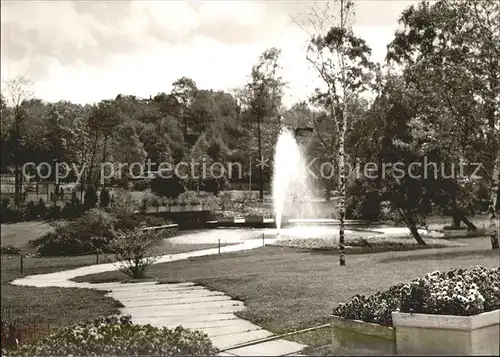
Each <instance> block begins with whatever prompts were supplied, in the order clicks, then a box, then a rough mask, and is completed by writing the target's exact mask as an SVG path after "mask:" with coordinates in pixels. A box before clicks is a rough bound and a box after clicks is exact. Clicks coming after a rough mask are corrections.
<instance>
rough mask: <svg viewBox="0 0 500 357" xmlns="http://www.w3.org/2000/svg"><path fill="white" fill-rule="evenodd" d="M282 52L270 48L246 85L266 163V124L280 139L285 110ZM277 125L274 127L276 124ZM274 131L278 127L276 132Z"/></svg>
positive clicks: (261, 185)
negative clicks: (264, 129) (283, 103)
mask: <svg viewBox="0 0 500 357" xmlns="http://www.w3.org/2000/svg"><path fill="white" fill-rule="evenodd" d="M280 56H281V50H279V49H277V48H270V49H268V50H266V51H264V52H263V53H262V54H261V55H260V57H259V60H258V62H257V63H256V64H255V65H254V66H253V67H252V72H251V77H250V81H249V83H247V85H246V93H247V94H248V96H249V98H248V110H249V116H250V122H251V123H252V124H255V126H256V129H257V148H258V155H259V160H261V161H262V162H264V160H265V159H264V155H263V140H262V139H263V125H264V124H268V127H270V128H271V131H272V132H273V133H274V135H272V136H273V137H274V138H276V137H277V130H278V128H279V120H280V119H279V116H280V113H281V110H282V98H283V89H284V87H285V81H284V80H283V78H282V77H281V74H280V70H281V65H280V63H279V61H280ZM273 124H274V125H273ZM273 128H275V129H274V130H273ZM259 198H260V200H261V201H262V200H263V199H264V165H263V164H261V165H259Z"/></svg>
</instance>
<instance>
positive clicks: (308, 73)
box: [1, 0, 417, 106]
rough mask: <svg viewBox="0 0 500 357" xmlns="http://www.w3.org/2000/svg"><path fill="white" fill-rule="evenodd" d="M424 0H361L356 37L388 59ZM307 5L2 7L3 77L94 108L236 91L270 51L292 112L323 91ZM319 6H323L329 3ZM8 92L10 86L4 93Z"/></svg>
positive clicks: (9, 3)
mask: <svg viewBox="0 0 500 357" xmlns="http://www.w3.org/2000/svg"><path fill="white" fill-rule="evenodd" d="M416 1H417V0H358V1H356V16H355V21H354V23H353V28H354V31H355V32H356V33H357V34H358V35H360V36H361V37H362V38H364V39H365V41H366V42H367V43H368V45H369V46H370V47H371V48H372V59H373V60H375V61H383V59H384V57H385V53H386V46H387V44H388V43H389V42H390V41H391V40H392V38H393V34H394V32H395V30H396V29H397V27H398V23H397V21H398V18H399V15H400V13H401V12H402V11H403V10H404V9H405V8H407V7H408V6H410V5H412V4H414V3H416ZM311 6H314V3H313V2H305V1H297V0H296V1H277V0H276V1H256V0H255V1H239V0H233V1H228V0H226V1H223V0H219V1H217V0H211V1H168V0H164V1H160V0H156V1H147V0H143V1H91V0H85V1H84V0H80V1H64V0H62V1H35V0H33V1H27V0H23V1H15V0H5V1H2V2H1V64H2V66H1V76H2V80H3V81H5V80H9V79H12V78H14V77H16V76H18V75H25V76H27V77H28V78H29V79H30V80H31V81H33V82H34V87H33V91H34V95H35V96H36V97H37V98H41V99H43V100H46V101H49V102H54V101H58V100H70V101H72V102H76V103H81V104H86V103H95V102H98V101H100V100H103V99H112V98H115V97H116V95H117V94H119V93H122V94H129V95H136V96H138V97H143V98H149V96H150V95H153V96H154V95H155V94H157V93H160V92H169V91H170V89H171V84H172V82H174V81H175V80H176V79H178V78H180V77H183V76H186V77H189V78H192V79H193V80H194V81H195V82H196V83H197V86H198V88H201V89H214V90H231V89H233V88H237V87H241V86H243V85H244V83H245V82H246V81H247V80H248V76H249V75H250V71H251V67H252V65H253V64H255V63H256V61H257V60H258V57H259V55H260V54H261V53H262V52H263V51H264V50H265V49H267V48H270V47H278V48H280V49H281V50H282V57H281V64H282V66H283V72H282V76H283V78H284V79H285V80H286V82H287V83H288V85H287V88H286V95H285V98H284V103H285V105H287V106H289V105H290V104H292V103H293V102H295V101H298V100H304V99H307V97H308V96H309V95H310V94H311V93H312V92H313V90H314V89H315V88H316V87H318V85H320V84H319V80H318V79H317V75H316V74H315V73H314V71H313V70H312V69H311V68H310V65H309V64H308V62H307V60H306V50H305V44H306V41H307V37H308V35H307V33H306V32H304V30H302V29H300V28H299V27H298V26H297V25H296V24H295V23H294V22H293V21H292V19H291V17H295V18H301V16H302V17H303V14H304V13H305V12H306V11H307V9H308V8H310V7H311ZM319 6H322V5H321V4H320V5H319ZM2 88H3V86H2Z"/></svg>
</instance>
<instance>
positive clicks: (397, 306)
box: [333, 266, 500, 326]
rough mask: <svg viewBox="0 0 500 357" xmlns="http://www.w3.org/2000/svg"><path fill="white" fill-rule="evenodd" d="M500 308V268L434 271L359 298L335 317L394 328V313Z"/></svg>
mask: <svg viewBox="0 0 500 357" xmlns="http://www.w3.org/2000/svg"><path fill="white" fill-rule="evenodd" d="M497 309H500V267H499V268H494V269H488V268H484V267H481V266H477V267H474V268H473V269H470V270H466V269H455V270H451V271H448V272H433V273H430V274H427V275H426V276H425V277H423V278H419V279H415V280H413V281H412V282H411V283H409V284H399V285H396V286H393V287H391V288H390V289H389V290H387V291H385V292H377V293H376V294H374V295H371V296H368V297H366V296H364V295H356V296H354V297H353V298H352V299H351V300H350V301H349V302H348V303H346V304H340V305H339V306H338V307H336V308H335V309H334V311H333V314H334V315H336V316H340V317H343V318H346V319H350V320H360V321H364V322H372V323H377V324H380V325H384V326H392V317H391V313H392V312H393V311H399V312H406V313H420V314H434V315H456V316H471V315H477V314H480V313H483V312H488V311H493V310H497Z"/></svg>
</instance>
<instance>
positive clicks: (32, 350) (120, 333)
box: [2, 316, 217, 356]
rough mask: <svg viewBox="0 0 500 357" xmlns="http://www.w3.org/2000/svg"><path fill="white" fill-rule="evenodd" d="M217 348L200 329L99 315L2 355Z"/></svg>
mask: <svg viewBox="0 0 500 357" xmlns="http://www.w3.org/2000/svg"><path fill="white" fill-rule="evenodd" d="M216 353H217V350H216V349H215V348H214V347H213V346H212V343H211V341H210V339H209V338H208V336H207V335H205V334H203V333H201V332H199V331H191V330H187V329H184V328H183V327H182V326H179V327H176V328H175V329H167V328H156V327H153V326H151V325H145V326H143V325H134V324H132V321H131V318H130V316H122V317H115V316H114V317H107V318H100V319H97V320H95V321H92V322H87V323H82V324H79V325H75V326H71V327H65V328H61V329H59V330H57V331H56V332H54V333H52V334H50V335H49V336H48V337H46V338H43V339H41V340H38V341H37V342H36V343H33V344H29V345H24V346H21V347H18V348H16V349H11V350H3V351H2V356H70V355H73V356H116V355H135V356H144V355H147V356H196V355H199V356H201V355H203V356H215V355H216Z"/></svg>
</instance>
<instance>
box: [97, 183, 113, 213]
mask: <svg viewBox="0 0 500 357" xmlns="http://www.w3.org/2000/svg"><path fill="white" fill-rule="evenodd" d="M110 200H111V197H110V196H109V191H108V190H107V189H105V188H103V189H102V190H101V194H100V195H99V205H100V206H101V207H102V208H106V207H108V205H109V202H110Z"/></svg>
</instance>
